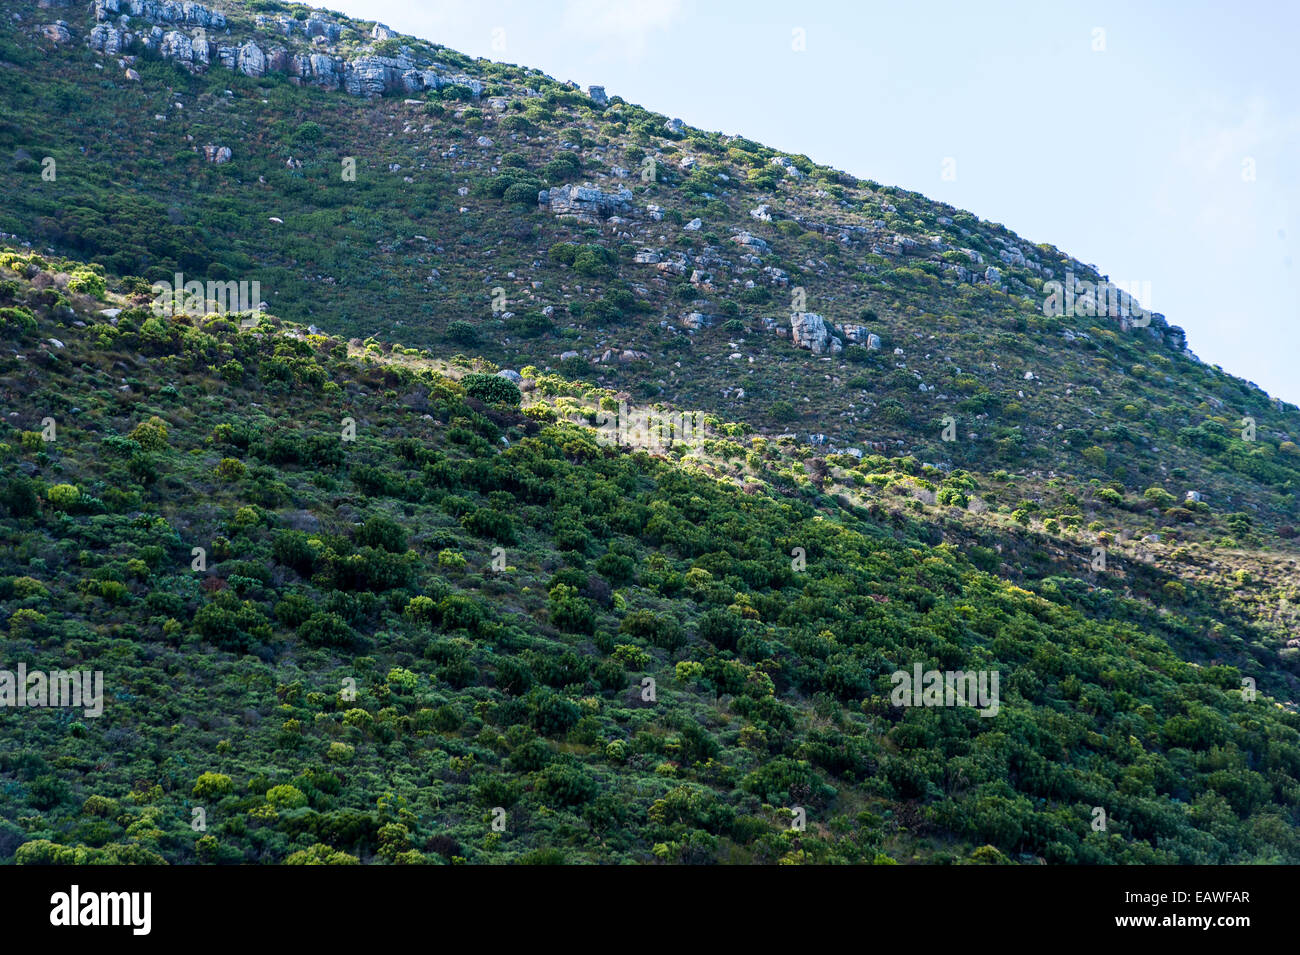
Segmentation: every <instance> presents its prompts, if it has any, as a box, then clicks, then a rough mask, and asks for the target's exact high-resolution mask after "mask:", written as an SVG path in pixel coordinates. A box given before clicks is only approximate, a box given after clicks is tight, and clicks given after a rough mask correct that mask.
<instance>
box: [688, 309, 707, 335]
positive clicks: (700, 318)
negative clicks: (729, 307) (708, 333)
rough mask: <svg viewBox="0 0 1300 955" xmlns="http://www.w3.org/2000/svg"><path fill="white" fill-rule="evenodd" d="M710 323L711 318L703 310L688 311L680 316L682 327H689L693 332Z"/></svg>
mask: <svg viewBox="0 0 1300 955" xmlns="http://www.w3.org/2000/svg"><path fill="white" fill-rule="evenodd" d="M712 324H713V320H712V319H711V318H709V316H707V315H705V314H704V313H703V312H690V313H688V314H686V315H683V316H682V327H683V328H689V329H690V330H691V331H693V332H698V331H699V330H700V329H701V328H708V327H709V326H710V325H712Z"/></svg>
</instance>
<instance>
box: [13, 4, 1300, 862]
mask: <svg viewBox="0 0 1300 955" xmlns="http://www.w3.org/2000/svg"><path fill="white" fill-rule="evenodd" d="M15 6H16V9H17V10H18V11H19V13H20V15H19V17H18V18H14V19H8V20H5V21H4V22H3V23H2V24H0V69H3V71H4V73H3V76H4V79H5V80H6V82H5V83H4V84H2V88H3V92H0V97H3V102H4V107H5V108H4V118H3V120H0V156H4V157H11V159H10V161H11V163H12V169H13V172H12V175H13V177H14V179H15V180H16V181H18V182H21V183H22V187H21V188H19V189H16V190H13V191H11V192H10V193H8V194H7V195H6V197H5V199H4V200H3V202H2V203H0V230H3V231H4V233H6V235H5V236H4V237H0V238H4V239H5V241H6V243H7V247H8V248H7V251H3V252H0V334H2V335H3V339H4V347H3V349H0V392H2V393H3V395H4V401H5V410H6V418H5V419H4V421H3V422H2V423H0V495H2V496H0V511H2V512H3V519H2V520H0V533H3V535H4V540H5V541H6V544H7V545H8V546H7V547H6V548H5V552H4V554H3V555H0V601H3V615H2V616H3V619H4V621H5V622H4V626H5V632H6V634H7V636H6V637H5V639H4V646H5V648H6V659H5V662H4V663H3V664H0V668H5V667H7V668H9V669H10V670H12V669H14V668H15V667H16V666H17V664H18V663H19V662H22V663H24V664H25V665H26V666H27V667H28V669H30V670H49V669H51V668H56V667H60V666H66V667H71V666H73V665H78V666H82V667H85V668H88V669H92V670H96V669H97V670H102V671H103V672H104V681H105V697H104V699H105V704H104V710H103V715H102V716H96V717H86V718H82V717H81V716H80V715H78V714H76V713H73V712H70V711H67V710H34V709H28V710H25V711H18V710H7V711H5V712H4V713H3V714H2V715H0V718H2V719H3V720H4V723H3V732H4V735H5V739H6V742H7V743H13V744H15V745H12V746H6V748H5V749H4V751H3V753H0V780H3V782H4V786H3V787H2V788H0V859H4V860H9V859H16V860H17V861H20V862H38V861H56V860H57V861H73V860H96V861H105V860H127V861H158V860H164V861H167V862H172V863H179V862H192V861H204V862H238V861H246V862H274V863H278V862H311V861H330V862H350V861H362V862H371V861H382V862H404V863H419V862H442V861H452V862H455V861H465V862H471V863H476V862H501V861H530V862H548V861H549V862H554V861H568V862H579V861H590V862H617V861H637V862H650V861H656V860H657V861H664V862H712V861H719V862H751V861H755V862H777V861H785V862H799V861H821V862H855V863H860V862H868V863H871V862H878V863H887V862H911V861H919V862H980V861H985V862H988V861H992V862H999V861H1017V862H1038V861H1045V862H1049V863H1091V862H1123V863H1143V862H1151V863H1173V862H1198V863H1224V862H1249V861H1282V862H1296V861H1300V840H1297V838H1296V834H1295V833H1296V825H1297V822H1300V810H1298V803H1300V786H1298V784H1297V780H1298V779H1300V735H1298V731H1300V717H1298V716H1297V714H1296V712H1295V703H1294V701H1295V699H1296V696H1297V681H1298V680H1300V646H1297V645H1296V644H1297V640H1296V637H1295V634H1296V632H1297V629H1296V627H1297V604H1298V603H1300V577H1298V575H1297V557H1300V554H1298V553H1297V548H1296V543H1295V528H1294V523H1295V520H1296V511H1297V508H1296V500H1295V493H1296V487H1297V479H1300V449H1298V448H1297V445H1296V441H1297V435H1300V409H1297V408H1296V407H1295V406H1294V405H1288V404H1284V403H1281V402H1278V401H1276V400H1272V399H1270V398H1269V397H1268V396H1267V395H1266V394H1264V393H1263V392H1262V391H1260V390H1259V389H1258V388H1256V387H1254V386H1253V385H1251V384H1250V383H1247V382H1243V381H1241V380H1239V379H1236V378H1233V377H1232V376H1230V375H1229V374H1227V373H1226V372H1224V371H1222V370H1221V369H1218V368H1217V367H1213V366H1209V365H1206V364H1204V363H1202V362H1200V361H1199V360H1198V359H1197V358H1196V357H1195V356H1194V355H1193V354H1192V353H1191V352H1190V351H1189V350H1188V348H1187V342H1186V340H1185V336H1184V334H1183V333H1182V331H1181V330H1180V329H1178V328H1177V327H1175V326H1172V325H1170V324H1168V322H1167V321H1166V319H1165V317H1164V316H1160V315H1155V314H1150V313H1145V312H1143V311H1142V309H1141V307H1140V303H1138V302H1136V301H1134V300H1132V299H1130V298H1128V297H1127V296H1116V297H1115V300H1114V304H1115V307H1114V309H1113V310H1108V309H1105V308H1103V309H1101V310H1100V314H1092V313H1093V312H1096V311H1098V310H1097V309H1095V308H1092V307H1091V306H1090V305H1087V304H1083V303H1085V302H1091V301H1092V300H1091V299H1088V298H1087V296H1086V290H1085V289H1083V288H1075V287H1069V288H1068V289H1064V288H1063V287H1062V286H1060V285H1057V286H1055V287H1054V286H1052V285H1050V284H1048V283H1052V282H1057V283H1063V282H1090V283H1102V282H1104V281H1105V279H1104V276H1103V275H1101V274H1100V273H1098V272H1097V270H1096V269H1095V268H1094V267H1093V266H1090V265H1085V264H1083V263H1079V262H1077V261H1074V260H1072V259H1070V258H1069V257H1068V256H1066V255H1064V254H1063V253H1061V252H1059V251H1057V250H1056V249H1055V248H1053V247H1052V246H1050V245H1046V244H1034V243H1031V242H1029V241H1027V240H1024V239H1022V238H1020V237H1017V236H1015V235H1014V234H1013V233H1011V232H1010V231H1008V230H1007V229H1005V228H1003V227H1002V226H1000V225H997V224H995V223H990V222H987V221H984V220H981V219H979V218H977V217H976V216H974V215H972V214H970V213H968V212H963V211H961V210H956V209H952V208H950V207H946V206H944V205H942V204H939V203H934V202H932V201H930V200H928V199H926V198H924V197H922V196H920V195H916V194H913V193H905V192H902V191H900V190H896V189H891V188H889V187H887V186H883V185H881V184H878V183H874V182H870V181H861V180H858V179H855V178H854V177H852V176H849V175H847V174H845V173H843V172H839V171H836V170H832V169H828V168H825V167H820V166H817V165H816V164H815V163H813V162H812V161H811V160H809V159H808V158H807V157H803V156H791V155H783V154H779V153H776V152H774V151H772V150H770V149H767V148H766V147H763V146H761V145H760V144H757V143H753V142H750V141H747V140H744V139H741V138H737V137H729V136H723V135H721V134H717V133H708V132H704V131H700V130H696V129H693V128H691V127H690V126H688V125H685V124H684V123H682V122H681V121H680V120H677V119H674V118H670V117H665V116H661V115H658V114H655V113H653V112H650V111H648V110H646V109H644V108H642V107H639V106H635V105H633V104H629V103H625V102H623V101H622V100H621V99H619V98H618V97H616V96H609V97H607V96H605V95H604V91H601V90H599V89H594V90H592V91H591V92H582V91H580V90H577V89H574V88H571V87H569V86H566V85H565V84H561V83H558V82H556V81H554V80H552V79H550V78H548V77H546V76H543V75H542V74H540V73H538V72H536V71H531V70H527V69H524V68H519V67H512V66H506V65H501V64H495V63H490V62H488V61H482V60H471V59H469V58H466V57H464V56H461V55H459V54H457V53H455V52H454V51H450V50H447V49H445V48H442V47H439V46H437V45H436V44H432V43H428V42H425V41H419V40H415V39H413V38H409V37H401V36H397V35H394V34H392V31H389V30H387V29H386V28H385V27H383V26H382V25H376V24H374V23H362V22H356V21H351V20H348V19H347V18H344V17H341V16H338V15H335V14H328V13H323V12H319V11H315V12H312V13H310V14H309V13H308V12H307V11H306V8H302V7H297V6H292V7H291V6H288V5H282V4H278V3H273V2H258V3H247V4H242V3H233V2H230V3H220V4H215V5H214V6H213V8H212V9H209V8H207V7H202V6H200V5H197V4H185V5H181V4H171V3H154V2H152V0H149V2H140V0H137V2H134V3H127V2H118V0H99V2H98V3H96V4H95V5H94V6H93V7H92V8H91V9H90V10H89V11H87V10H84V9H83V8H82V7H81V6H80V5H77V6H73V5H71V4H60V3H58V2H57V0H45V2H44V3H42V4H40V5H38V4H36V3H30V4H17V5H15ZM124 15H126V16H128V17H129V19H127V20H126V21H123V20H122V19H121V18H122V17H123V16H124ZM59 18H62V20H61V21H59V22H56V21H57V20H59ZM151 31H152V32H151ZM198 31H202V32H198ZM182 41H184V42H182ZM47 157H48V161H47ZM50 170H54V172H53V174H51V173H50ZM353 173H354V175H353ZM176 273H182V274H183V277H184V279H185V280H197V281H200V282H204V283H207V282H227V281H234V282H236V283H238V282H245V283H253V282H255V283H257V287H258V289H259V291H260V297H261V298H262V299H264V300H265V302H266V311H265V312H263V313H249V312H244V313H241V314H219V313H218V314H213V313H211V310H210V308H209V307H208V306H206V305H204V304H202V303H193V304H191V305H186V306H185V307H184V308H182V309H180V310H178V313H177V314H159V313H158V312H157V310H155V309H154V308H152V307H151V305H152V303H153V302H154V300H155V299H156V291H155V290H154V289H151V287H150V286H151V284H152V283H156V282H161V281H166V282H172V281H173V280H174V277H175V275H176ZM1054 290H1056V291H1057V292H1058V293H1059V299H1055V298H1054V299H1053V301H1054V302H1059V303H1064V304H1068V306H1069V308H1068V309H1067V312H1068V313H1067V314H1055V312H1058V311H1060V309H1053V308H1052V307H1051V306H1050V305H1049V306H1048V307H1046V308H1045V305H1044V303H1045V301H1047V300H1048V299H1049V297H1050V296H1052V295H1053V291H1054ZM1066 291H1068V293H1069V294H1068V299H1067V298H1066V295H1065V292H1066ZM1103 292H1104V290H1103ZM245 304H247V303H245ZM253 304H256V303H253ZM204 312H208V314H202V313H204ZM503 369H504V371H503ZM498 372H501V374H498ZM620 402H621V403H622V406H623V407H626V406H629V405H630V406H632V407H633V408H634V409H635V408H642V409H645V410H651V411H653V412H654V413H656V414H659V415H661V416H663V417H664V418H665V419H670V418H676V416H677V415H679V414H685V415H687V416H689V419H690V420H691V421H692V422H694V423H695V425H696V428H697V433H696V436H695V438H694V439H692V440H681V439H680V437H679V438H678V439H677V440H670V441H666V442H662V443H658V442H652V441H649V440H646V439H645V438H646V436H645V435H641V436H639V437H634V438H632V439H629V438H627V437H626V436H623V437H620V438H618V439H617V440H612V441H611V440H607V439H608V432H607V431H606V433H605V434H602V433H601V432H602V429H604V428H605V426H606V425H607V424H608V421H609V418H610V416H611V414H613V413H616V412H617V413H619V415H620V418H624V417H625V415H624V413H623V411H622V410H620ZM678 420H679V419H678ZM945 432H946V434H945ZM946 438H951V439H952V440H946ZM195 548H201V549H202V550H201V558H200V556H199V555H196V553H195V550H194V549H195ZM1099 557H1100V563H1099ZM198 564H201V565H202V566H198ZM914 667H919V668H920V669H921V670H925V671H928V670H940V671H944V670H962V671H968V672H974V671H981V672H993V673H997V674H999V675H1000V688H1001V689H1000V692H1001V698H1000V703H999V704H998V705H997V706H996V707H995V709H996V713H994V714H990V715H987V716H980V715H979V712H978V711H977V710H976V709H974V708H967V707H960V706H959V707H952V706H947V707H943V706H940V707H922V706H915V707H906V706H899V705H897V702H896V700H895V699H894V694H895V691H894V681H893V680H892V675H893V674H894V673H895V672H896V671H904V672H908V673H910V672H911V671H912V670H913V668H914ZM647 681H649V682H647ZM0 689H2V687H0ZM1255 689H1257V690H1258V695H1256V694H1255V692H1253V691H1254V690H1255ZM791 807H798V809H799V810H801V811H802V812H804V813H806V827H805V828H802V829H801V828H798V827H797V826H796V827H792V825H791ZM1098 808H1100V809H1102V810H1103V811H1104V814H1105V817H1106V818H1107V820H1108V824H1107V826H1106V828H1105V830H1104V831H1097V830H1096V827H1095V820H1096V818H1097V815H1096V810H1097V809H1098ZM195 809H201V810H202V811H203V813H202V814H203V817H204V819H205V820H206V822H205V827H204V828H202V829H195V828H194V827H193V826H192V823H193V820H194V818H195V817H194V812H193V811H194V810H195ZM498 809H499V810H501V812H498V811H497V810H498ZM796 816H797V814H796ZM502 819H504V825H503V826H502V825H501V821H502ZM494 821H495V822H497V823H498V825H497V826H495V827H494V826H493V822H494Z"/></svg>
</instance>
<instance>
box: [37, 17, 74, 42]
mask: <svg viewBox="0 0 1300 955" xmlns="http://www.w3.org/2000/svg"><path fill="white" fill-rule="evenodd" d="M41 34H42V35H43V36H44V37H45V39H47V40H49V41H51V42H53V43H67V42H68V41H69V40H71V39H72V34H71V33H70V32H69V31H68V24H67V22H66V21H64V20H55V21H54V22H53V23H47V24H46V25H45V26H43V27H41Z"/></svg>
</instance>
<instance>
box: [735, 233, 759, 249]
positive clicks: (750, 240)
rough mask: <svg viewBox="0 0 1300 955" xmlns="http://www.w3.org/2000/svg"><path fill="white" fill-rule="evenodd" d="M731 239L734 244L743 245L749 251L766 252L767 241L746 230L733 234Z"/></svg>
mask: <svg viewBox="0 0 1300 955" xmlns="http://www.w3.org/2000/svg"><path fill="white" fill-rule="evenodd" d="M731 241H732V242H734V243H736V245H742V246H744V247H745V248H746V249H747V250H748V251H750V252H766V251H767V250H768V245H767V242H765V241H764V240H762V239H760V238H759V237H758V236H756V235H751V234H750V233H748V232H742V233H740V234H739V235H733V236H732V237H731Z"/></svg>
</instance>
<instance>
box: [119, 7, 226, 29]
mask: <svg viewBox="0 0 1300 955" xmlns="http://www.w3.org/2000/svg"><path fill="white" fill-rule="evenodd" d="M122 14H126V15H127V16H131V17H140V18H141V19H144V20H148V21H150V22H151V23H185V24H189V25H191V26H196V27H216V28H218V29H224V28H225V26H226V15H225V14H224V13H221V12H220V11H218V10H209V9H208V8H207V7H205V6H204V5H203V4H201V3H191V2H189V0H95V19H96V20H99V21H101V22H102V21H104V20H108V19H109V18H111V17H114V16H120V15H122Z"/></svg>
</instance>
